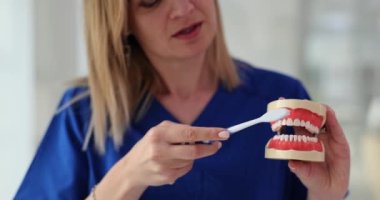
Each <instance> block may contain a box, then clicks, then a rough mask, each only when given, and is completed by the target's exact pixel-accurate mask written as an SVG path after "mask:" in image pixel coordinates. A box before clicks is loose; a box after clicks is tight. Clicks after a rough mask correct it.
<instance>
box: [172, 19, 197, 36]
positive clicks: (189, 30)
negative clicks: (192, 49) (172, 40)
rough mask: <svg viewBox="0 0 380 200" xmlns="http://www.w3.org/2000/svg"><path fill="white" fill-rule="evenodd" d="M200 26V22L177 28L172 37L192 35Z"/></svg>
mask: <svg viewBox="0 0 380 200" xmlns="http://www.w3.org/2000/svg"><path fill="white" fill-rule="evenodd" d="M201 26H202V22H197V23H193V24H191V25H190V26H187V27H186V28H183V29H181V30H179V31H178V32H177V33H175V34H174V35H173V37H176V38H180V37H186V36H191V35H194V34H195V33H196V32H197V31H198V30H199V29H200V27H201Z"/></svg>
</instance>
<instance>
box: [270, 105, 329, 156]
mask: <svg viewBox="0 0 380 200" xmlns="http://www.w3.org/2000/svg"><path fill="white" fill-rule="evenodd" d="M278 108H286V109H288V110H289V112H290V113H289V115H288V116H286V117H284V118H282V119H280V120H277V121H273V122H271V127H272V131H274V132H277V135H275V136H274V137H273V138H271V139H270V140H269V141H268V143H267V145H266V146H265V158H269V159H282V160H302V161H313V162H323V161H324V160H325V148H324V146H323V143H322V142H321V141H319V139H318V138H317V137H316V136H317V135H318V134H319V132H320V130H321V128H322V127H323V125H324V124H325V122H326V107H325V106H323V105H321V104H319V103H316V102H312V101H308V100H298V99H282V100H277V101H273V102H271V103H269V104H268V111H270V110H273V109H278ZM284 126H292V127H303V128H305V130H307V131H308V132H310V133H311V135H312V136H306V135H286V134H281V130H282V128H283V127H284Z"/></svg>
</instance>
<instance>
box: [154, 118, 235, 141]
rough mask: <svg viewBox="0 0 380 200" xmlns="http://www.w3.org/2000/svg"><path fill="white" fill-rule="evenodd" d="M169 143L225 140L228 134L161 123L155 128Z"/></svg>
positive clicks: (209, 129) (221, 131)
mask: <svg viewBox="0 0 380 200" xmlns="http://www.w3.org/2000/svg"><path fill="white" fill-rule="evenodd" d="M156 128H157V129H160V131H162V132H163V135H162V137H163V138H164V139H165V140H166V141H167V142H169V143H177V144H182V143H186V142H190V143H191V142H197V141H216V140H227V139H228V138H229V136H230V134H229V133H228V132H227V131H225V130H224V129H222V128H205V127H194V126H188V125H183V124H177V123H173V122H168V121H165V122H162V123H161V124H160V125H159V126H157V127H156Z"/></svg>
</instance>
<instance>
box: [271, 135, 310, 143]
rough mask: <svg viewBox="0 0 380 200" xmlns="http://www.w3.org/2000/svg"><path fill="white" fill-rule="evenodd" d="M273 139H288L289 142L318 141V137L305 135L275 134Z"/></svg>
mask: <svg viewBox="0 0 380 200" xmlns="http://www.w3.org/2000/svg"><path fill="white" fill-rule="evenodd" d="M273 140H280V141H290V142H293V141H294V142H297V141H298V142H301V141H303V142H318V138H316V137H309V136H306V135H275V136H274V138H273Z"/></svg>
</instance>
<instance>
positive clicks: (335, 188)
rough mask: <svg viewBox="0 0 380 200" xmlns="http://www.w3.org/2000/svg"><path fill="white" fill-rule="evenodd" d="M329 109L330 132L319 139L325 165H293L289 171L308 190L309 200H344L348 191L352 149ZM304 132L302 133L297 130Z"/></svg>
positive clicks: (328, 128)
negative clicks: (321, 143) (323, 152)
mask: <svg viewBox="0 0 380 200" xmlns="http://www.w3.org/2000/svg"><path fill="white" fill-rule="evenodd" d="M326 107H327V119H326V120H327V121H326V131H325V132H324V133H321V134H320V135H319V139H320V140H321V141H322V142H323V144H324V146H325V153H326V155H325V156H326V157H325V162H324V163H313V162H302V161H289V167H290V169H291V171H293V172H294V173H295V174H296V175H297V176H298V178H299V179H300V180H301V182H302V183H303V184H304V185H305V186H306V187H307V188H308V199H309V200H310V199H331V200H333V199H343V197H344V195H345V193H346V192H347V190H348V184H349V174H350V149H349V145H348V142H347V139H346V137H345V135H344V133H343V130H342V128H341V127H340V125H339V123H338V121H337V119H336V116H335V113H334V111H333V110H332V109H331V108H330V107H329V106H326ZM297 131H300V129H297V130H296V132H297Z"/></svg>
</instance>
